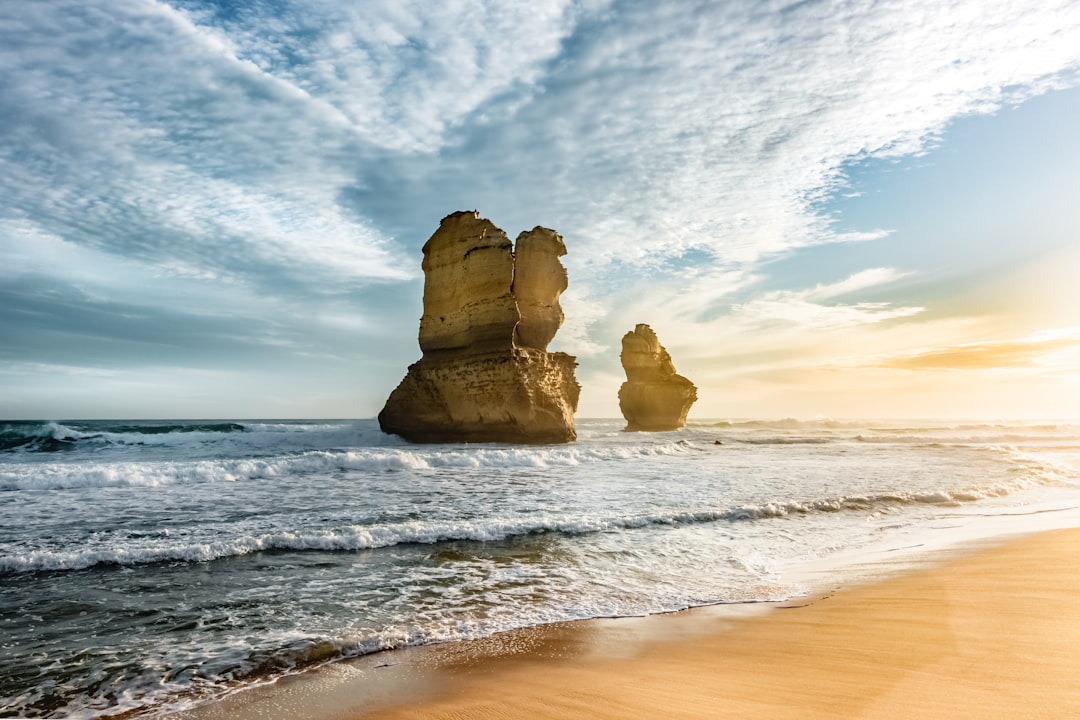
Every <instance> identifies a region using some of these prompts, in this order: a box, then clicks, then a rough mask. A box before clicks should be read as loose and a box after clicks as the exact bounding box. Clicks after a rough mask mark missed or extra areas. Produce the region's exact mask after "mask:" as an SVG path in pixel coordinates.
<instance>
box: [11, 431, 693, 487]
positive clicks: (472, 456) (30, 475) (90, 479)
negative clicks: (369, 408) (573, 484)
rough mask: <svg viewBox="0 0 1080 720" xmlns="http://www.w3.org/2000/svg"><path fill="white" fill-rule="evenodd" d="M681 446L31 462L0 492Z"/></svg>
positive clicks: (538, 462) (676, 450) (520, 464)
mask: <svg viewBox="0 0 1080 720" xmlns="http://www.w3.org/2000/svg"><path fill="white" fill-rule="evenodd" d="M692 451H693V449H692V448H691V447H690V446H689V445H688V444H687V443H681V442H674V443H662V444H656V445H646V446H628V447H611V448H586V447H576V446H558V447H550V448H532V447H527V446H526V447H521V446H516V447H506V448H499V447H478V448H470V449H468V450H463V449H457V450H430V451H423V450H409V449H398V448H371V449H357V450H340V451H336V450H317V451H316V450H312V451H299V452H297V453H295V454H291V455H284V456H277V457H263V458H223V459H215V460H198V461H165V462H107V463H94V462H82V463H78V464H68V463H61V462H58V463H38V464H34V465H7V466H0V490H55V489H63V488H79V487H111V486H117V487H126V486H150V487H156V486H161V485H171V484H187V483H206V482H235V481H238V480H249V479H258V478H268V477H282V476H290V475H294V474H297V473H333V472H347V471H355V472H380V471H394V470H427V469H433V468H483V467H488V468H508V469H514V468H527V467H533V468H542V467H552V466H572V465H578V464H581V463H583V462H596V461H601V462H602V461H605V460H628V459H633V458H635V457H652V456H658V455H679V454H684V453H687V452H692Z"/></svg>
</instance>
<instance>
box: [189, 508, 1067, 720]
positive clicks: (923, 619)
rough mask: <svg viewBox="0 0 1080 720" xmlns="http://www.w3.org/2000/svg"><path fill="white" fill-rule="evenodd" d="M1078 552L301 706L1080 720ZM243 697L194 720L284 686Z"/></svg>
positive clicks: (586, 633) (454, 657)
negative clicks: (1058, 719) (1077, 719)
mask: <svg viewBox="0 0 1080 720" xmlns="http://www.w3.org/2000/svg"><path fill="white" fill-rule="evenodd" d="M1078 555H1080V529H1069V530H1055V531H1048V532H1042V533H1038V534H1034V535H1028V536H1023V537H1020V538H1018V539H1012V540H1008V541H1002V542H1001V543H1000V544H994V545H988V546H982V547H976V548H970V547H969V548H968V549H967V550H962V551H958V552H956V553H953V554H951V555H949V556H946V559H945V560H944V561H943V562H942V563H941V564H937V565H934V566H931V567H926V568H921V569H917V570H914V571H910V572H906V573H903V574H901V575H899V576H896V577H887V578H886V579H884V580H882V581H879V582H874V583H872V584H868V585H864V586H859V587H853V588H845V589H841V590H838V591H836V592H831V593H828V594H825V595H823V596H819V597H815V598H808V599H804V600H801V601H792V602H791V603H786V604H781V605H780V606H778V607H777V606H774V607H772V608H771V609H766V608H762V606H753V607H746V608H744V610H743V614H744V615H749V616H748V617H741V618H740V617H733V614H732V610H738V609H739V608H737V607H736V608H732V607H730V606H728V607H721V608H703V609H698V610H691V611H687V612H682V613H674V614H671V615H665V616H656V617H651V618H643V619H630V620H610V621H586V622H577V623H561V624H557V625H553V626H548V627H544V628H533V629H528V630H523V631H516V632H511V633H503V634H501V635H498V636H495V637H492V638H488V639H485V640H481V641H475V642H465V643H452V644H448V645H443V646H436V647H431V648H420V649H416V650H410V651H404V652H393V653H384V654H381V655H378V656H372V657H369V658H365V659H364V661H365V663H366V664H365V665H364V666H363V667H362V668H359V669H357V668H358V667H359V666H357V667H354V669H353V670H352V671H350V672H353V673H355V678H354V680H352V681H348V680H346V681H342V682H338V683H337V684H334V683H330V684H329V685H328V686H327V687H331V686H332V688H331V689H332V692H331V694H329V695H327V694H325V693H324V694H322V695H319V689H318V688H319V685H318V683H316V684H310V683H309V684H308V685H305V684H304V682H303V681H301V682H299V683H297V684H296V685H295V686H294V689H295V691H296V693H294V694H295V697H294V702H296V703H299V704H301V705H303V706H304V707H306V708H307V709H308V712H306V713H304V715H306V716H307V717H319V718H334V719H341V720H345V719H349V720H360V719H361V718H363V720H373V719H374V720H389V719H393V720H401V719H409V720H417V719H421V718H423V719H429V718H431V719H434V718H440V719H446V720H450V719H454V720H462V719H465V718H468V719H470V720H481V719H485V718H491V719H493V720H494V719H496V718H499V719H504V718H648V717H658V718H743V719H755V718H762V719H764V718H769V719H770V720H776V719H778V718H800V719H813V718H830V719H832V720H835V719H836V718H904V719H909V718H1011V719H1015V718H1080V558H1078ZM336 665H337V666H341V667H338V668H337V670H335V671H334V672H344V668H345V667H346V666H348V665H349V664H348V663H337V664H336ZM333 667H334V666H331V668H333ZM380 673H382V675H380ZM316 676H318V673H316ZM323 677H326V676H325V675H324V676H323ZM379 687H381V688H382V691H381V692H378V693H373V692H372V689H373V688H379ZM350 688H351V689H350ZM364 688H367V690H364ZM277 692H278V694H280V688H279V689H278V691H277ZM365 692H366V693H367V694H366V695H365V694H364V693H365ZM335 693H336V694H335ZM242 695H243V694H242ZM304 698H306V700H304ZM316 699H318V702H314V701H315V700H316ZM233 700H239V701H240V702H239V703H238V704H233V703H226V704H225V705H224V706H222V705H218V706H216V712H211V713H210V714H209V715H202V714H201V713H199V714H197V715H198V716H202V717H212V716H213V717H229V718H233V719H234V720H236V719H239V718H242V717H248V716H250V717H268V716H269V714H272V713H267V712H266V711H267V710H268V709H269V708H270V706H271V705H273V704H274V703H273V701H272V700H271V697H270V696H267V697H266V698H263V700H262V701H260V700H259V699H258V698H257V697H253V696H248V698H247V699H246V700H243V699H242V698H241V697H234V698H233ZM253 701H254V702H253ZM260 703H262V706H260ZM229 706H231V710H230V709H229ZM316 706H317V708H316ZM214 707H215V706H211V708H206V710H212V709H213V708H214ZM192 717H195V715H193V716H192Z"/></svg>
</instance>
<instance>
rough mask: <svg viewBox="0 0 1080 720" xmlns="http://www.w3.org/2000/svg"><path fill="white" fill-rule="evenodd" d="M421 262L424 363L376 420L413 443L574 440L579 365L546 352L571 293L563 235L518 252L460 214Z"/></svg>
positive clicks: (445, 224)
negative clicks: (562, 301) (563, 296)
mask: <svg viewBox="0 0 1080 720" xmlns="http://www.w3.org/2000/svg"><path fill="white" fill-rule="evenodd" d="M423 252H424V260H423V264H422V267H423V269H424V314H423V316H422V317H421V319H420V334H419V340H420V348H421V350H422V351H423V357H422V358H421V359H420V360H419V361H417V362H416V363H413V364H412V365H410V366H409V370H408V373H407V374H406V376H405V379H403V380H402V381H401V383H400V384H399V385H398V386H397V388H395V389H394V391H393V392H392V393H390V397H389V398H388V399H387V401H386V405H385V407H383V410H382V412H380V413H379V426H380V427H381V428H382V429H383V431H384V432H388V433H393V434H396V435H400V436H401V437H403V438H405V439H406V440H409V441H412V442H513V443H555V442H568V441H571V440H574V439H575V438H576V437H577V432H576V430H575V427H574V411H575V410H576V409H577V402H578V395H579V393H580V390H581V388H580V386H579V385H578V383H577V380H576V379H575V377H574V368H575V367H576V366H577V362H576V359H575V358H574V357H572V356H570V355H567V354H566V353H549V352H547V346H548V343H549V342H550V341H551V339H552V338H553V337H554V336H555V333H556V331H558V329H559V327H560V326H561V325H562V321H563V313H562V308H561V307H560V306H559V296H560V295H561V294H562V292H563V290H565V289H566V284H567V279H566V270H565V269H564V268H563V266H562V263H561V262H559V257H561V256H562V255H564V254H566V247H565V246H564V245H563V241H562V238H561V237H560V236H559V234H558V233H556V232H555V231H554V230H549V229H547V228H541V227H537V228H534V229H533V230H531V231H529V232H523V233H521V235H519V236H518V239H517V248H516V252H515V249H514V248H513V247H512V246H511V244H510V241H509V239H508V238H507V236H506V233H504V232H503V231H502V230H500V229H499V228H497V227H495V225H494V224H492V223H491V221H489V220H487V219H486V218H481V217H480V216H479V213H477V212H475V211H472V212H457V213H453V214H452V215H449V216H447V217H445V218H443V220H442V222H441V223H440V225H439V229H438V230H436V231H435V234H434V235H432V236H431V238H430V239H429V240H428V241H427V243H426V244H425V245H424V248H423Z"/></svg>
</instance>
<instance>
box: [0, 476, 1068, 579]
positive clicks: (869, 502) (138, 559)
mask: <svg viewBox="0 0 1080 720" xmlns="http://www.w3.org/2000/svg"><path fill="white" fill-rule="evenodd" d="M1037 467H1040V468H1045V466H1044V465H1041V464H1040V465H1038V466H1037ZM1062 480H1063V478H1062V476H1059V475H1058V474H1057V473H1056V472H1053V470H1052V469H1051V471H1050V472H1049V473H1046V474H1040V473H1038V472H1021V473H1017V474H1015V475H1014V477H1012V478H1011V479H1009V480H1004V481H1000V482H997V483H994V484H992V485H989V486H986V487H982V488H970V489H961V490H952V491H945V490H940V491H933V492H918V493H889V494H882V495H873V496H838V497H830V498H821V499H816V500H805V501H797V500H786V501H776V502H768V503H762V504H748V505H739V506H735V507H730V508H724V509H715V510H714V509H704V510H698V511H683V512H669V513H656V514H647V515H645V514H639V515H631V516H625V517H596V516H590V515H578V516H574V515H566V516H562V517H559V516H551V515H547V516H540V517H535V516H533V517H529V518H494V519H488V520H484V521H470V520H457V521H423V520H409V521H404V522H394V523H377V524H371V525H352V526H347V527H340V528H334V529H302V530H301V529H297V530H280V531H276V532H265V533H257V534H238V535H237V536H235V537H232V538H229V539H218V540H200V539H193V538H191V537H190V534H189V533H188V532H186V531H182V530H181V531H177V530H169V529H161V530H159V531H156V532H152V533H145V532H139V533H125V532H121V533H118V534H117V536H115V537H113V536H109V537H106V538H102V539H101V540H100V542H101V543H102V545H103V546H102V547H98V548H95V547H93V545H94V543H93V542H90V543H86V544H83V545H80V548H79V549H77V550H64V551H51V550H39V549H35V550H27V551H25V552H16V553H14V554H9V555H0V574H12V573H25V572H39V571H67V570H82V569H86V568H90V567H94V566H98V565H143V564H151V563H158V562H176V561H179V562H189V563H198V562H209V561H211V560H218V559H221V558H227V557H237V556H241V555H248V554H251V553H256V552H265V551H283V550H287V551H307V550H314V551H320V552H326V551H358V550H373V549H378V548H385V547H391V546H394V545H402V544H409V543H413V544H436V543H441V542H448V541H457V540H471V541H481V542H486V541H495V540H505V539H507V538H512V537H516V536H525V535H538V534H542V533H559V534H562V535H566V536H574V535H586V534H590V533H598V532H605V531H610V530H633V529H635V528H642V527H647V526H654V525H692V524H699V523H715V522H724V521H727V522H742V521H755V520H768V519H773V518H783V517H790V516H799V515H814V514H821V513H839V512H858V513H865V514H868V515H882V514H888V513H891V512H896V511H897V510H898V509H899V508H902V507H904V506H912V505H959V504H961V503H968V502H977V501H979V500H983V499H986V498H990V497H1000V496H1004V495H1009V494H1011V493H1013V492H1017V491H1021V490H1025V489H1029V488H1032V487H1036V486H1039V485H1046V484H1052V483H1057V482H1061V481H1062Z"/></svg>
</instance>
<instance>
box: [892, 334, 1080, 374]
mask: <svg viewBox="0 0 1080 720" xmlns="http://www.w3.org/2000/svg"><path fill="white" fill-rule="evenodd" d="M1078 361H1080V329H1076V328H1069V329H1064V330H1054V331H1043V332H1040V333H1037V334H1035V335H1033V336H1031V337H1027V338H1022V339H1019V340H1006V341H1000V342H989V343H973V344H965V345H952V346H946V347H939V348H930V349H924V350H920V351H917V352H912V353H906V354H898V355H894V356H892V357H887V358H882V359H881V360H880V361H879V362H877V363H875V364H876V365H877V366H879V367H885V368H897V369H901V370H1001V369H1035V370H1040V371H1047V370H1051V371H1053V370H1067V371H1069V372H1072V373H1074V374H1075V373H1076V372H1077V369H1078V368H1080V365H1078V364H1077V363H1078Z"/></svg>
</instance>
